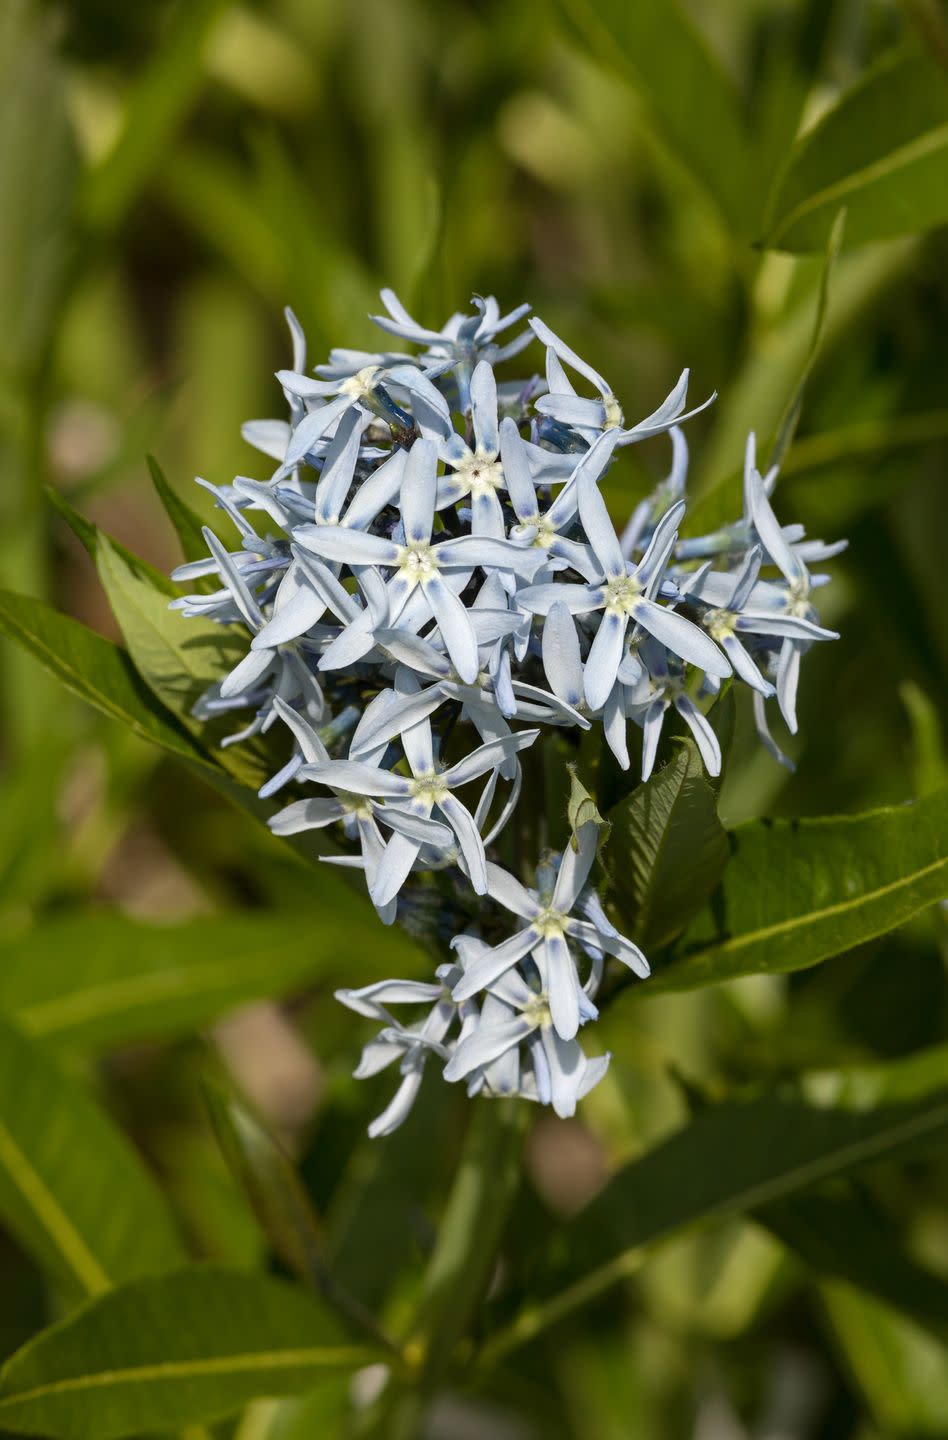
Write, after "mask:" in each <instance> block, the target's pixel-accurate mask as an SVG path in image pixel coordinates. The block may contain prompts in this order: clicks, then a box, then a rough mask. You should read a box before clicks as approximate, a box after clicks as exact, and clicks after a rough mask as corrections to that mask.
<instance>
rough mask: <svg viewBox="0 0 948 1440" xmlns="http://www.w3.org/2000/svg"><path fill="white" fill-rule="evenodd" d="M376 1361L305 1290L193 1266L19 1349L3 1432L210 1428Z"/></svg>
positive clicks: (2, 1386) (2, 1399) (10, 1371)
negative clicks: (267, 1400)
mask: <svg viewBox="0 0 948 1440" xmlns="http://www.w3.org/2000/svg"><path fill="white" fill-rule="evenodd" d="M373 1358H375V1357H374V1356H373V1352H372V1351H371V1350H368V1349H366V1348H365V1347H361V1348H360V1347H358V1346H355V1345H352V1344H350V1343H349V1342H347V1340H346V1338H345V1336H344V1335H342V1334H341V1333H340V1331H339V1330H338V1328H337V1326H336V1325H335V1323H334V1322H333V1320H332V1319H331V1317H330V1316H329V1315H328V1314H327V1313H326V1311H325V1310H324V1309H323V1308H322V1307H321V1306H320V1305H319V1304H318V1303H317V1302H316V1301H315V1300H312V1299H310V1298H309V1297H308V1296H306V1295H303V1294H302V1293H301V1292H300V1291H298V1290H295V1289H293V1288H291V1287H290V1286H288V1285H285V1284H282V1283H281V1282H279V1281H277V1280H271V1279H269V1278H267V1277H266V1276H264V1275H248V1274H244V1273H242V1272H240V1271H229V1270H225V1269H223V1268H215V1267H213V1266H194V1267H192V1268H191V1269H183V1270H177V1271H174V1270H172V1271H169V1272H168V1273H167V1274H165V1275H160V1276H152V1277H149V1278H147V1279H144V1280H137V1281H133V1282H131V1283H130V1284H127V1285H122V1286H120V1287H119V1288H117V1289H116V1290H114V1291H112V1292H111V1293H110V1294H108V1295H105V1296H103V1297H102V1298H101V1299H99V1300H96V1301H94V1302H93V1303H92V1304H90V1305H88V1306H86V1307H85V1308H83V1309H82V1310H80V1311H79V1312H78V1313H77V1314H76V1315H75V1316H73V1317H72V1318H71V1319H70V1320H67V1321H66V1322H65V1323H63V1324H61V1325H58V1326H56V1327H55V1328H54V1329H52V1330H49V1331H47V1332H46V1333H45V1334H44V1335H41V1336H39V1337H38V1338H37V1339H36V1340H35V1341H33V1342H32V1344H30V1345H27V1346H25V1347H24V1349H22V1350H20V1351H19V1352H18V1353H17V1354H16V1355H15V1356H14V1357H13V1359H12V1360H10V1361H9V1362H8V1364H7V1365H6V1367H5V1368H4V1370H3V1371H2V1373H0V1424H2V1425H3V1426H4V1427H5V1428H6V1429H9V1430H14V1431H16V1432H17V1433H18V1434H22V1435H46V1436H51V1437H53V1440H59V1437H61V1440H85V1437H87V1436H91V1435H96V1436H101V1437H102V1440H110V1437H112V1436H122V1435H134V1434H137V1433H139V1432H140V1431H141V1430H142V1429H143V1428H145V1429H149V1430H153V1429H155V1428H162V1427H166V1426H178V1425H186V1424H192V1423H194V1422H197V1421H203V1420H215V1419H218V1418H220V1417H221V1416H224V1415H230V1414H232V1413H233V1412H234V1411H235V1410H238V1409H239V1408H240V1407H241V1405H243V1404H245V1403H246V1402H247V1400H250V1399H253V1398H254V1397H255V1396H257V1395H284V1394H292V1393H293V1392H294V1391H300V1390H305V1389H307V1388H308V1387H310V1386H312V1385H315V1384H316V1383H317V1382H318V1380H319V1378H320V1376H321V1375H323V1374H325V1373H326V1372H327V1371H334V1370H353V1369H355V1368H356V1367H357V1366H359V1365H364V1364H366V1363H367V1362H369V1361H370V1360H372V1359H373Z"/></svg>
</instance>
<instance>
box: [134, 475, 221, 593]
mask: <svg viewBox="0 0 948 1440" xmlns="http://www.w3.org/2000/svg"><path fill="white" fill-rule="evenodd" d="M147 462H148V473H149V474H150V475H151V483H152V484H153V485H154V487H155V493H156V494H157V496H158V499H159V500H160V501H161V503H162V505H163V507H164V511H165V514H166V515H167V517H168V519H169V520H170V521H171V523H172V525H173V526H174V530H175V534H176V535H177V537H178V539H179V540H180V542H181V549H182V551H183V552H184V558H185V560H203V559H205V558H206V556H207V543H206V541H205V539H204V533H203V526H204V522H203V521H202V519H201V517H200V515H199V514H198V513H197V511H196V510H192V509H191V506H190V505H188V504H187V503H186V501H184V500H182V499H181V496H180V495H179V494H178V492H177V491H176V490H175V489H174V488H173V487H172V486H171V485H170V484H169V483H168V480H167V477H166V476H165V472H164V471H163V470H162V468H161V466H160V465H159V464H158V461H157V460H156V459H155V457H154V455H149V456H148V457H147ZM192 583H193V584H195V586H196V587H200V585H201V583H202V582H201V581H200V580H198V581H194V582H192ZM205 583H208V582H205ZM213 583H214V581H213V577H212V579H211V581H210V582H209V584H210V585H213Z"/></svg>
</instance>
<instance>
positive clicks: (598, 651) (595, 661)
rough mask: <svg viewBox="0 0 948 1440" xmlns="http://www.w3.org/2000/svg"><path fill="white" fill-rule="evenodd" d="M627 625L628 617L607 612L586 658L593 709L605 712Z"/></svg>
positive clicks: (586, 682)
mask: <svg viewBox="0 0 948 1440" xmlns="http://www.w3.org/2000/svg"><path fill="white" fill-rule="evenodd" d="M640 603H641V602H640ZM628 622H629V617H628V615H626V614H617V613H616V612H615V611H614V610H607V611H606V612H605V614H604V615H603V617H602V620H601V621H600V624H599V629H598V630H597V631H596V634H595V636H594V638H593V643H592V645H591V646H590V650H589V655H588V656H587V658H586V671H585V675H584V677H583V686H584V689H585V693H586V703H587V704H588V706H589V708H590V710H601V709H602V707H603V705H605V703H606V701H607V700H608V698H609V692H610V691H611V689H612V687H613V685H614V684H615V683H616V675H617V674H618V671H619V664H620V662H621V660H622V651H623V647H624V645H625V632H626V627H627V625H628Z"/></svg>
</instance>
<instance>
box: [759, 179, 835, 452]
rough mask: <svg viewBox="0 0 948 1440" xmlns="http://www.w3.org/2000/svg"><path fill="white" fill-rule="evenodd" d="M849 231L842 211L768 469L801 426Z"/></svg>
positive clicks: (829, 244) (828, 245)
mask: <svg viewBox="0 0 948 1440" xmlns="http://www.w3.org/2000/svg"><path fill="white" fill-rule="evenodd" d="M845 229H846V211H845V208H844V209H842V210H840V211H839V212H838V214H837V216H836V219H835V220H834V221H833V226H832V229H831V230H830V233H829V239H828V240H827V242H826V256H825V259H824V261H823V269H822V271H821V272H820V284H819V289H818V290H817V292H816V309H815V311H814V314H813V334H812V336H811V338H810V349H809V351H808V353H807V357H806V360H805V362H804V365H803V370H802V372H801V375H800V378H799V380H798V381H797V384H796V388H795V390H794V392H793V394H792V395H791V396H790V399H789V400H788V401H787V408H786V410H785V411H784V412H783V415H782V416H781V417H780V424H779V425H778V426H777V434H776V438H775V439H774V443H773V447H772V449H771V451H770V457H769V459H768V462H767V464H768V467H769V466H773V465H778V466H779V465H782V464H783V462H784V457H785V456H786V453H787V451H788V450H789V449H790V446H791V444H792V442H793V437H794V435H795V434H796V430H797V425H798V424H799V423H800V413H801V411H802V409H803V397H804V395H805V394H806V386H807V381H808V380H809V378H810V375H811V374H812V373H813V367H814V365H815V364H816V362H817V360H818V358H819V354H820V343H821V341H822V339H823V331H824V329H825V326H826V313H827V306H828V305H829V293H830V280H831V278H832V275H833V269H834V267H835V265H836V260H837V257H838V255H839V251H840V246H841V245H842V243H843V234H844V231H845Z"/></svg>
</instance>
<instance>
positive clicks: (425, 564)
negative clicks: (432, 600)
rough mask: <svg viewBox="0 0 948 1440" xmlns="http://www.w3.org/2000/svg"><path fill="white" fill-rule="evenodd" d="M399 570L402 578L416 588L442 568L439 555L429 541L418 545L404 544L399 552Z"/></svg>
mask: <svg viewBox="0 0 948 1440" xmlns="http://www.w3.org/2000/svg"><path fill="white" fill-rule="evenodd" d="M397 564H398V571H399V574H400V575H401V576H402V579H404V580H407V581H408V583H409V584H410V585H411V586H412V587H413V588H414V586H416V585H423V584H424V582H425V581H426V580H430V579H431V577H432V575H435V574H437V572H438V570H439V569H440V565H439V563H438V557H437V556H436V555H435V553H434V551H433V550H432V548H431V546H430V545H429V544H428V543H427V541H422V542H421V544H418V545H403V546H402V548H401V549H400V550H399V552H398V561H397Z"/></svg>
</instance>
